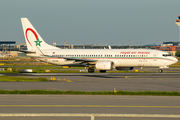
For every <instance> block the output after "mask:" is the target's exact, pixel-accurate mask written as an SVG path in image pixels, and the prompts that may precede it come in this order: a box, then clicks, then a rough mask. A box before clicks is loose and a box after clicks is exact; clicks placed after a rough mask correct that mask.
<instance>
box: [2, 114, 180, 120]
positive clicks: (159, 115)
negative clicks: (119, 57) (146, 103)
mask: <svg viewBox="0 0 180 120" xmlns="http://www.w3.org/2000/svg"><path fill="white" fill-rule="evenodd" d="M32 116H33V117H45V116H53V117H54V116H66V117H67V116H76V117H77V116H79V117H83V116H84V117H85V116H86V117H88V116H89V117H91V120H94V117H148V118H150V117H151V118H152V117H153V118H154V117H156V118H180V115H173V114H88V113H85V114H82V113H81V114H79V113H1V114H0V117H32Z"/></svg>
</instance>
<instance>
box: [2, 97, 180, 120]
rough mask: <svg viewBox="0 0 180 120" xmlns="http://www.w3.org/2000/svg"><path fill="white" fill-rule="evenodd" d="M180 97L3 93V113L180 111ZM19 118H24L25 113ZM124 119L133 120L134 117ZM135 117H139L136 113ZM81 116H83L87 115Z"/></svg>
mask: <svg viewBox="0 0 180 120" xmlns="http://www.w3.org/2000/svg"><path fill="white" fill-rule="evenodd" d="M179 101H180V97H173V96H171V97H170V96H110V95H105V96H104V95H85V96H84V95H0V113H58V114H59V113H83V114H86V113H88V114H91V113H98V114H135V115H139V114H143V115H145V114H150V115H154V114H160V115H180V102H179ZM1 118H4V119H1ZM5 118H6V117H0V119H1V120H6V119H7V118H6V119H5ZM17 118H18V119H22V118H23V117H17ZM27 118H28V117H27ZM30 118H32V117H29V119H30ZM37 118H38V117H37ZM57 118H58V117H53V118H52V119H53V120H55V119H57ZM62 118H63V119H65V120H66V119H67V120H72V119H77V120H79V119H80V120H81V119H82V117H79V118H78V117H62ZM39 119H48V117H42V118H41V117H39ZM86 119H87V120H88V119H89V118H88V117H87V118H85V120H86ZM102 119H112V118H109V117H106V118H105V117H102V118H100V117H98V118H97V119H96V120H102ZM117 119H119V118H116V117H115V118H113V119H112V120H117ZM123 119H128V120H130V119H132V118H123ZM136 119H140V118H138V117H137V118H136ZM141 119H143V118H141ZM144 119H148V120H149V119H155V118H148V117H147V118H144ZM158 119H160V118H158ZM161 119H163V118H161ZM164 119H165V118H164ZM15 120H16V119H15ZM82 120H84V118H83V119H82Z"/></svg>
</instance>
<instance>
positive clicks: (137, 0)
mask: <svg viewBox="0 0 180 120" xmlns="http://www.w3.org/2000/svg"><path fill="white" fill-rule="evenodd" d="M179 6H180V0H0V41H16V42H17V43H18V42H20V43H25V39H24V34H23V30H22V25H21V20H20V18H22V17H27V18H28V19H29V21H30V22H31V23H32V25H33V26H34V27H35V29H36V30H37V31H38V33H39V34H40V35H41V37H42V38H43V39H44V40H45V41H46V42H47V43H49V44H51V45H52V44H53V41H56V42H57V44H58V45H63V44H64V41H65V40H66V43H67V44H74V45H77V44H81V45H82V44H93V45H94V44H96V45H98V44H102V45H103V44H106V43H107V44H108V45H129V43H130V45H146V44H162V42H169V41H174V42H177V41H179V27H178V26H177V25H176V24H175V20H176V19H178V17H177V16H178V15H180V7H179Z"/></svg>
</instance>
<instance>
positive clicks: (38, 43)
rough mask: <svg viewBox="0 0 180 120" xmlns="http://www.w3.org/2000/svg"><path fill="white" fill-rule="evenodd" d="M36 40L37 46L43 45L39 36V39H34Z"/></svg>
mask: <svg viewBox="0 0 180 120" xmlns="http://www.w3.org/2000/svg"><path fill="white" fill-rule="evenodd" d="M34 42H35V43H36V46H38V45H39V46H40V47H41V42H42V41H39V38H38V39H37V41H34Z"/></svg>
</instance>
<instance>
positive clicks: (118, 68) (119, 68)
mask: <svg viewBox="0 0 180 120" xmlns="http://www.w3.org/2000/svg"><path fill="white" fill-rule="evenodd" d="M116 69H117V70H133V69H134V67H116Z"/></svg>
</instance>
